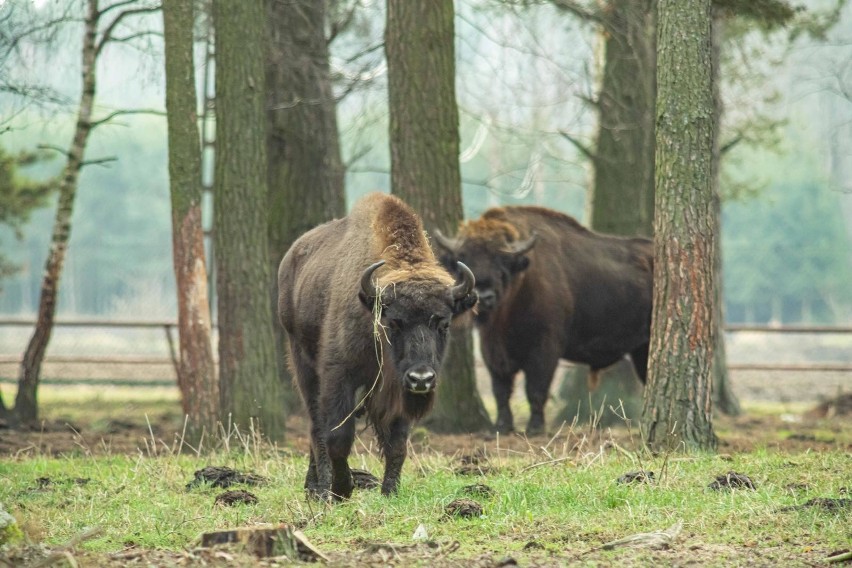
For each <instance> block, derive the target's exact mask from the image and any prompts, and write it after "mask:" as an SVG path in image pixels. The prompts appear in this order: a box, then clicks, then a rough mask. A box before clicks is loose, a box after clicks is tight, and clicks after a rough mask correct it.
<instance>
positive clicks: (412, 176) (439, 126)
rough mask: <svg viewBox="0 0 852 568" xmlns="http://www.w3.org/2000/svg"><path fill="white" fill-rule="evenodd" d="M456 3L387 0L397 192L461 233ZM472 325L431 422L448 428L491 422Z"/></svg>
mask: <svg viewBox="0 0 852 568" xmlns="http://www.w3.org/2000/svg"><path fill="white" fill-rule="evenodd" d="M453 17H454V14H453V3H452V0H433V1H430V2H411V1H410V0H388V5H387V25H386V27H385V53H386V56H387V62H388V102H389V106H390V145H391V147H390V150H391V188H392V192H393V193H394V194H396V195H398V196H399V197H400V198H402V199H403V200H404V201H406V202H407V203H408V204H409V205H411V206H412V207H413V208H414V210H415V211H417V212H418V213H419V214H420V216H421V217H422V218H423V223H424V225H425V226H426V228H427V229H429V230H434V229H436V228H437V229H440V230H441V231H443V232H444V233H447V234H452V233H454V232H455V230H456V228H457V226H458V223H459V221H461V219H462V216H463V211H462V199H461V172H460V168H459V130H458V124H459V118H458V106H457V104H456V94H455V55H454V53H455V44H454V42H455V31H454V23H453ZM472 344H473V340H472V337H471V330H470V325H469V324H468V325H466V326H462V327H458V328H454V329H453V330H452V331H451V334H450V342H449V349H448V353H447V358H446V360H445V361H444V366H443V371H442V377H441V380H440V386H439V387H438V393H437V400H436V404H435V409H434V410H433V412H432V414H431V416H430V417H429V419H428V422H427V425H429V426H430V427H432V428H434V429H437V430H441V431H443V432H474V431H480V430H484V429H486V428H489V427H490V426H491V421H490V419H489V418H488V414H487V413H486V411H485V407H484V406H483V404H482V399H481V398H480V396H479V393H478V392H477V390H476V380H475V375H474V369H473V351H472Z"/></svg>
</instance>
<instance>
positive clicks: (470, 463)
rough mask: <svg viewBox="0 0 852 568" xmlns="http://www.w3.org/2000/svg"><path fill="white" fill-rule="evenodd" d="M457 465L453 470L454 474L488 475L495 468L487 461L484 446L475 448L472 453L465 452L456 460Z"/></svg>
mask: <svg viewBox="0 0 852 568" xmlns="http://www.w3.org/2000/svg"><path fill="white" fill-rule="evenodd" d="M456 461H457V462H458V463H459V466H458V467H456V468H455V469H454V470H453V473H455V474H456V475H488V474H489V473H494V471H495V469H494V468H493V467H491V465H490V464H489V463H488V458H487V457H486V453H485V449H484V448H477V450H476V451H475V452H474V453H472V454H466V455H463V456H461V457H460V458H458V460H456Z"/></svg>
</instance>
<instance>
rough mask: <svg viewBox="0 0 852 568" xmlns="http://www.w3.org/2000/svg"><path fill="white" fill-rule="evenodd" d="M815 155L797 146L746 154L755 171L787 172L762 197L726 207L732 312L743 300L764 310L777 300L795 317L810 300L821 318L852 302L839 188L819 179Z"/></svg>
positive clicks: (851, 254)
mask: <svg viewBox="0 0 852 568" xmlns="http://www.w3.org/2000/svg"><path fill="white" fill-rule="evenodd" d="M814 160H815V158H811V157H809V156H807V155H803V154H802V153H798V152H797V153H791V154H790V155H784V156H776V155H772V154H769V153H760V152H754V153H751V154H749V155H748V162H749V164H750V169H751V170H752V171H758V172H768V171H772V170H781V169H783V170H784V171H785V172H787V178H786V179H785V180H783V181H776V182H773V183H772V184H770V185H769V186H768V188H767V189H766V190H765V191H764V192H762V193H761V196H760V198H759V200H758V199H755V198H746V199H742V200H739V201H736V202H730V203H726V204H725V206H724V209H723V226H724V231H723V245H722V247H723V248H722V250H723V251H724V270H723V273H724V278H725V283H724V284H725V294H726V300H727V302H728V304H729V306H728V307H729V310H728V313H729V315H735V314H737V313H738V312H737V310H736V307H737V305H739V306H740V307H742V306H752V307H758V308H760V307H762V308H763V311H764V312H766V311H767V310H769V309H770V308H769V305H770V303H771V302H772V301H775V302H776V303H777V302H780V303H781V304H783V306H782V308H784V309H785V311H787V312H790V313H791V314H792V315H791V316H790V317H791V318H793V319H799V318H800V317H801V314H802V311H805V312H806V311H807V309H808V306H809V307H811V308H814V309H815V311H816V313H814V315H813V317H814V318H815V319H817V320H818V321H822V322H831V321H836V320H837V319H842V318H841V314H840V313H838V309H841V307H842V306H845V307H846V309H849V307H850V306H852V288H850V287H849V282H852V245H850V242H849V240H848V238H847V236H846V232H845V228H844V219H843V216H842V211H841V209H840V206H839V198H838V195H837V194H836V193H834V192H833V191H832V190H831V188H830V187H829V185H828V183H825V182H821V181H819V176H818V174H817V173H816V167H815V164H814V163H813V162H814ZM803 302H804V303H805V306H803V305H802V303H803ZM775 315H778V314H775Z"/></svg>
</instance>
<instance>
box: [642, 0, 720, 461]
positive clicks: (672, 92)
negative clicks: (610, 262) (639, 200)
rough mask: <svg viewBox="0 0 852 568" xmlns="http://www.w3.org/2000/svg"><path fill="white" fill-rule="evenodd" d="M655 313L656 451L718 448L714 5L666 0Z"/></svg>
mask: <svg viewBox="0 0 852 568" xmlns="http://www.w3.org/2000/svg"><path fill="white" fill-rule="evenodd" d="M658 16H659V36H658V38H659V39H658V51H657V54H658V67H657V89H658V95H657V154H656V165H657V174H656V177H657V182H656V201H655V203H656V207H655V210H656V218H655V223H654V235H655V243H654V268H655V269H654V313H653V324H652V329H651V349H650V365H649V367H650V369H649V370H650V373H649V376H648V385H647V387H646V389H645V404H644V408H643V413H642V418H643V423H642V432H643V437H644V440H645V442H646V443H647V444H648V446H649V447H650V448H651V449H653V450H658V451H659V450H665V449H670V448H679V447H681V446H682V447H684V448H686V449H690V450H710V449H713V448H715V443H716V439H715V435H714V433H713V423H712V397H711V391H712V375H711V366H712V362H713V348H714V342H715V335H716V332H717V325H716V322H715V316H716V313H715V309H714V307H713V301H714V299H715V289H716V288H715V281H714V280H715V274H714V262H715V258H716V246H717V243H716V241H717V234H716V230H717V226H718V224H717V221H716V219H715V214H716V207H715V205H714V202H713V183H712V167H713V165H712V161H713V158H712V154H713V129H714V127H715V123H714V122H715V121H714V105H713V87H712V69H711V67H712V63H711V47H710V45H711V38H710V32H711V2H710V0H689V1H684V0H659V11H658Z"/></svg>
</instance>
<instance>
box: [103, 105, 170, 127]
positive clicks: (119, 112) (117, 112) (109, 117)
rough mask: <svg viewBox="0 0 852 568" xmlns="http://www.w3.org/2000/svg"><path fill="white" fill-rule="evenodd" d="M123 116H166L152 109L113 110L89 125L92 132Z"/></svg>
mask: <svg viewBox="0 0 852 568" xmlns="http://www.w3.org/2000/svg"><path fill="white" fill-rule="evenodd" d="M125 114H153V115H155V116H166V113H165V112H163V111H161V110H152V109H135V110H134V109H129V110H115V111H112V112H111V113H109V114H108V115H106V116H105V117H104V118H102V119H100V120H93V121H92V122H91V123H90V126H91V127H92V130H94V129H95V128H97V127H98V126H102V125H104V124H106V123H107V122H109V121H110V120H112V119H113V118H115V117H116V116H121V115H125Z"/></svg>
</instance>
